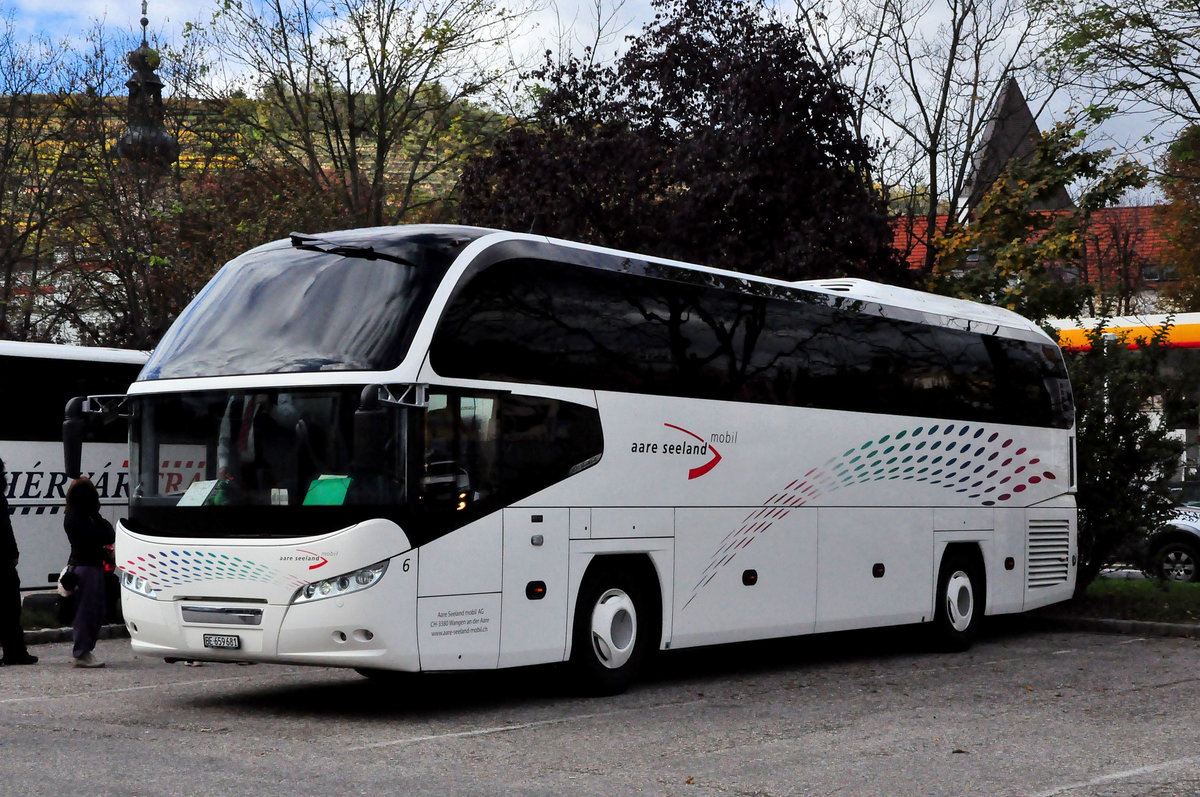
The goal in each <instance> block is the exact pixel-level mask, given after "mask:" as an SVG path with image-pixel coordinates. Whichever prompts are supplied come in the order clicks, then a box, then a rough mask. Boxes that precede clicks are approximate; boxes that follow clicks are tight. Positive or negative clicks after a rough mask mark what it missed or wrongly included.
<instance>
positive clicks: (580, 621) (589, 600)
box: [570, 566, 661, 695]
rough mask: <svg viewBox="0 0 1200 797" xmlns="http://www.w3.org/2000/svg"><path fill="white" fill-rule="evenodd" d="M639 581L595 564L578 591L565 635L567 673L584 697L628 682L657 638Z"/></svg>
mask: <svg viewBox="0 0 1200 797" xmlns="http://www.w3.org/2000/svg"><path fill="white" fill-rule="evenodd" d="M650 595H651V593H650V591H649V588H648V587H647V585H646V583H645V580H644V579H643V578H641V577H639V576H638V575H637V574H636V573H631V572H626V571H625V569H624V568H622V569H620V570H618V569H616V568H615V567H608V566H601V567H600V568H598V569H595V570H593V571H590V572H589V573H588V574H587V575H586V576H585V577H584V579H583V584H581V585H580V588H579V599H578V600H577V601H576V604H575V624H574V628H573V630H572V637H571V660H570V665H571V670H572V672H573V675H574V676H575V678H576V679H577V681H578V686H579V687H580V688H582V689H583V690H584V691H586V692H587V693H589V694H594V695H615V694H619V693H621V692H624V691H625V690H626V689H627V688H628V687H629V684H630V683H631V682H632V681H633V679H634V677H635V676H636V674H637V672H638V670H639V669H640V668H641V665H642V662H643V661H644V659H645V658H646V655H647V651H648V649H649V648H650V646H651V645H653V644H654V641H655V640H656V639H657V638H658V636H659V633H658V627H659V624H660V623H661V618H659V617H657V616H656V615H655V612H654V609H653V608H652V607H653V605H654V603H655V601H653V600H652V599H651V597H650Z"/></svg>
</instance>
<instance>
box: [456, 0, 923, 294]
mask: <svg viewBox="0 0 1200 797" xmlns="http://www.w3.org/2000/svg"><path fill="white" fill-rule="evenodd" d="M654 7H655V10H656V12H657V13H656V16H655V19H654V21H652V22H651V23H649V24H648V25H647V26H646V27H645V28H644V29H643V30H642V32H641V33H640V34H639V35H638V36H636V37H634V38H633V39H631V41H630V42H629V48H628V50H627V51H626V53H625V54H624V55H623V56H622V57H621V58H620V59H618V61H617V62H616V63H615V64H614V65H612V66H611V67H608V66H603V65H600V64H597V63H596V62H595V61H594V60H593V59H592V57H591V55H592V54H591V53H590V52H585V54H584V55H583V56H582V57H577V58H571V59H568V60H567V61H565V62H563V63H554V62H551V63H550V64H548V66H547V67H546V68H545V69H544V70H543V71H542V72H540V73H539V77H540V78H541V80H542V83H541V94H540V102H539V106H538V108H537V113H536V114H535V118H534V120H533V123H532V124H531V125H528V126H521V127H516V128H514V129H512V130H511V131H510V132H509V133H508V134H507V135H506V136H504V137H502V138H501V139H500V140H499V141H498V143H497V144H496V145H495V147H494V148H493V151H492V152H491V154H490V155H488V156H487V157H482V158H476V159H475V160H473V161H472V162H471V163H470V164H469V166H468V167H467V168H466V169H465V171H464V175H463V179H462V183H461V186H460V194H461V206H460V214H461V218H462V220H463V221H465V222H468V223H473V224H483V225H489V226H498V227H503V228H507V229H517V230H530V229H536V230H538V231H540V232H544V233H546V234H550V235H556V236H560V237H565V238H573V239H576V240H582V241H586V242H589V243H595V244H603V245H608V246H615V247H619V248H625V249H632V250H635V251H640V252H645V253H647V254H654V255H658V256H664V257H674V258H679V259H683V260H690V261H696V262H701V263H706V264H710V265H714V266H721V267H726V268H732V269H737V270H742V271H750V272H755V273H759V274H765V275H769V276H776V277H782V278H785V279H800V278H811V277H829V276H837V275H856V276H869V277H875V278H877V279H883V280H885V281H892V282H901V281H904V280H906V279H907V276H908V275H907V272H906V270H905V269H904V268H903V266H902V265H901V264H900V263H899V262H898V260H897V258H896V257H895V255H894V253H893V252H892V250H891V246H890V241H891V232H890V230H889V228H888V226H887V221H886V201H885V198H884V196H883V195H882V192H881V191H879V190H878V189H877V188H876V186H875V185H874V181H873V180H872V154H873V150H872V149H871V147H870V145H869V143H868V142H867V141H865V140H864V139H863V138H861V137H860V136H858V135H856V134H855V132H854V130H853V127H852V125H851V123H850V116H851V112H852V102H851V98H850V95H849V94H848V92H847V91H846V89H845V87H844V86H842V85H841V84H840V83H839V82H838V79H837V74H836V70H835V69H833V68H832V67H830V66H827V65H823V64H821V63H819V62H818V61H817V60H816V59H815V58H814V57H813V54H812V53H811V52H810V49H809V46H808V44H807V42H806V39H805V37H804V34H803V32H802V30H801V29H800V28H799V27H797V26H796V25H795V23H791V22H788V21H786V20H783V19H781V18H780V17H779V16H778V15H777V14H776V13H775V12H773V11H772V10H771V9H769V8H768V7H767V6H765V4H764V3H762V2H753V1H746V2H726V1H725V0H656V2H655V6H654Z"/></svg>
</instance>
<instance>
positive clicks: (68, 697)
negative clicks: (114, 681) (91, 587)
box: [0, 675, 252, 706]
mask: <svg viewBox="0 0 1200 797" xmlns="http://www.w3.org/2000/svg"><path fill="white" fill-rule="evenodd" d="M251 677H252V676H247V675H243V676H240V677H232V678H208V679H206V680H203V681H174V682H172V683H169V684H148V685H146V686H123V687H121V688H119V689H98V690H88V691H87V692H74V693H71V694H61V695H31V696H29V697H6V698H3V699H0V706H3V705H10V704H12V703H32V702H36V701H39V700H73V699H75V698H79V697H95V696H96V695H119V694H121V693H123V692H144V691H145V690H147V689H164V688H168V687H172V686H191V685H192V684H220V683H229V682H230V681H246V680H249V679H250V678H251Z"/></svg>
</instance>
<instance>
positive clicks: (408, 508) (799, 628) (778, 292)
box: [117, 226, 1076, 692]
mask: <svg viewBox="0 0 1200 797" xmlns="http://www.w3.org/2000/svg"><path fill="white" fill-rule="evenodd" d="M124 412H126V413H127V414H128V415H129V416H130V424H131V426H130V429H131V442H132V453H131V457H130V462H131V476H130V483H131V492H130V507H129V512H128V519H127V520H123V521H122V522H121V523H120V524H119V526H118V531H117V562H118V565H119V567H120V568H121V569H122V571H123V574H122V583H123V586H124V587H125V589H123V590H122V595H123V607H124V614H125V618H126V622H127V624H128V628H129V632H130V636H131V639H132V644H133V647H134V650H135V651H137V652H138V653H143V654H154V655H161V656H163V657H165V658H187V659H207V660H224V661H242V660H247V661H261V662H286V663H294V664H314V665H327V666H338V667H353V668H356V669H358V670H359V671H360V672H363V673H365V674H374V673H377V672H380V671H388V670H398V671H420V670H458V669H489V668H498V667H512V666H518V665H532V664H542V663H551V662H564V661H565V662H569V663H570V664H571V665H572V668H573V671H574V672H575V674H576V675H577V677H578V678H579V679H580V681H581V682H582V683H585V684H587V685H588V686H589V687H590V688H592V689H594V690H597V691H601V692H612V691H616V690H619V689H622V688H624V687H625V686H626V685H627V684H628V682H629V680H630V678H631V677H632V676H633V674H634V672H635V671H636V670H637V668H638V666H639V664H640V663H641V661H642V660H643V659H644V658H645V656H646V655H648V654H649V653H651V652H653V651H656V650H660V649H667V648H671V649H675V648H685V647H693V646H700V645H709V644H714V643H724V642H735V641H741V640H750V639H763V638H770V637H781V636H791V635H798V634H808V633H814V632H825V631H836V630H842V629H853V628H864V627H873V626H885V625H897V624H909V623H930V624H932V627H933V629H934V630H935V631H936V632H937V636H938V637H940V639H941V640H942V641H943V642H944V643H945V644H946V645H948V646H950V647H955V648H961V647H965V646H966V645H967V644H969V643H970V641H971V640H972V638H973V637H974V636H975V634H976V632H977V629H978V627H979V623H980V620H981V618H982V616H983V615H984V614H1002V613H1011V612H1020V611H1025V610H1029V609H1032V608H1035V607H1039V606H1043V605H1046V604H1049V603H1053V602H1055V601H1060V600H1065V599H1067V598H1069V597H1070V596H1071V594H1072V591H1073V588H1074V582H1075V565H1076V562H1075V557H1076V542H1075V530H1076V518H1075V502H1074V496H1073V493H1074V489H1075V467H1074V462H1073V456H1074V408H1073V404H1072V398H1071V392H1070V386H1069V384H1068V381H1067V377H1066V373H1065V370H1064V367H1063V362H1062V357H1061V352H1060V350H1059V348H1058V347H1057V346H1056V345H1055V344H1054V341H1052V340H1051V339H1050V338H1048V337H1047V336H1046V335H1045V334H1044V333H1043V332H1042V331H1041V330H1040V329H1039V328H1038V327H1037V326H1035V325H1034V324H1032V323H1030V322H1028V321H1026V320H1025V319H1023V318H1021V317H1019V316H1016V315H1014V314H1012V313H1009V312H1007V311H1003V310H999V309H996V308H992V307H985V306H981V305H977V304H972V303H968V302H963V301H958V300H952V299H947V298H942V297H936V296H930V295H927V294H922V293H918V292H914V291H907V290H902V289H896V288H891V287H887V286H883V285H877V284H873V283H868V282H862V281H856V280H830V281H817V282H805V283H785V282H779V281H774V280H769V279H762V278H758V277H752V276H748V275H745V274H738V273H733V272H728V271H721V270H717V269H713V268H707V267H703V266H693V265H687V264H683V263H677V262H669V261H665V260H661V259H657V258H652V257H647V256H643V255H636V254H630V253H624V252H617V251H611V250H605V249H600V248H596V247H591V246H585V245H581V244H576V243H570V242H565V241H556V240H551V239H547V238H543V237H537V236H530V235H519V234H510V233H503V232H497V231H491V230H481V229H473V228H462V227H433V226H429V227H426V226H417V227H391V228H376V229H367V230H352V231H343V232H335V233H328V234H325V235H322V236H320V237H313V236H304V235H300V234H293V236H292V237H291V238H290V240H283V241H277V242H274V243H271V244H267V245H264V246H261V247H259V248H257V249H254V250H252V251H250V252H248V253H246V254H244V255H242V256H241V257H238V258H236V259H235V260H233V261H231V262H230V263H228V264H227V265H226V266H225V267H224V268H223V269H222V270H221V271H220V273H219V274H218V275H217V276H216V277H215V278H214V279H213V280H212V282H211V283H210V284H209V285H208V286H207V287H206V288H205V289H204V290H203V292H202V293H201V294H200V295H199V296H198V297H197V298H196V299H195V300H194V301H193V302H192V304H191V305H189V307H188V308H187V309H186V310H185V311H184V313H183V314H182V315H181V316H180V318H179V320H178V321H177V322H176V324H175V325H174V326H173V327H172V328H171V329H170V331H169V332H168V333H167V335H166V336H165V337H164V339H163V341H162V343H161V344H160V346H159V347H158V348H157V349H156V350H155V352H154V354H153V356H152V357H151V359H150V362H149V363H148V364H147V366H146V368H145V370H144V371H143V372H142V376H141V378H140V379H139V381H138V382H136V383H135V384H134V385H132V386H131V388H130V391H129V397H128V399H127V401H126V404H125V408H124ZM165 460H171V461H183V462H191V463H193V466H194V467H193V469H192V471H191V472H190V473H189V474H187V475H186V478H184V479H183V480H182V482H178V481H177V483H175V484H174V485H173V486H168V485H167V482H166V480H164V479H163V478H162V477H161V474H160V468H161V463H162V462H163V461H165Z"/></svg>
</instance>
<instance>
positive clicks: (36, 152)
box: [0, 16, 73, 340]
mask: <svg viewBox="0 0 1200 797" xmlns="http://www.w3.org/2000/svg"><path fill="white" fill-rule="evenodd" d="M65 80H67V76H66V73H65V71H64V69H63V59H62V50H61V48H60V47H56V46H54V45H53V44H52V43H51V42H49V41H47V40H44V39H33V40H28V41H19V40H18V39H17V38H16V36H15V32H14V29H13V24H12V18H11V16H10V17H7V18H5V19H4V20H3V21H0V338H15V339H18V340H49V339H52V338H53V337H54V335H55V333H56V329H55V328H54V325H53V324H50V323H47V322H46V319H45V318H44V317H43V316H42V314H41V309H42V308H41V306H40V305H41V303H42V301H44V298H45V295H46V294H47V293H48V292H50V291H52V290H53V287H52V286H53V281H54V271H55V268H56V266H55V261H54V247H53V244H52V239H53V227H54V223H55V221H56V220H57V219H58V218H59V217H60V215H61V214H62V213H63V212H65V211H66V210H67V209H68V208H69V206H70V205H71V204H72V203H73V199H72V197H71V195H70V193H69V192H68V191H67V190H66V188H67V180H66V177H67V167H68V165H69V164H68V162H67V159H65V158H64V153H63V146H62V139H61V136H60V131H59V126H58V125H59V117H58V110H59V108H60V106H61V103H62V97H63V96H64V93H65V92H67V91H69V89H70V87H69V85H67V84H66V83H64V81H65Z"/></svg>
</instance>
